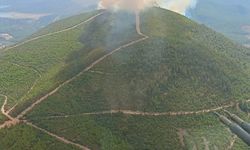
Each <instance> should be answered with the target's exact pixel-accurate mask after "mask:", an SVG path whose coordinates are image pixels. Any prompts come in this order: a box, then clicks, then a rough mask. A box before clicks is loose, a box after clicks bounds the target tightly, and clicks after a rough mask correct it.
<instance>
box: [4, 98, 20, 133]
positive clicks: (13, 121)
mask: <svg viewBox="0 0 250 150" xmlns="http://www.w3.org/2000/svg"><path fill="white" fill-rule="evenodd" d="M0 96H2V97H4V103H3V105H2V107H1V113H2V114H3V115H4V116H5V117H7V118H8V119H9V120H8V121H5V122H4V123H3V124H1V125H0V129H2V128H5V127H10V126H13V125H16V124H17V123H19V120H18V119H16V118H13V117H11V116H10V115H9V114H8V113H7V112H6V111H5V106H6V105H7V102H8V97H7V96H6V95H2V94H0Z"/></svg>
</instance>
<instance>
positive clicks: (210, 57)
mask: <svg viewBox="0 0 250 150" xmlns="http://www.w3.org/2000/svg"><path fill="white" fill-rule="evenodd" d="M96 14H98V15H96ZM91 15H96V16H95V17H94V18H93V19H91V21H89V22H86V23H83V24H81V22H79V20H78V19H74V18H70V20H71V21H70V25H69V27H65V24H67V23H69V20H65V21H61V22H59V23H56V24H54V25H51V26H50V27H49V28H47V29H44V30H43V31H41V33H50V29H51V32H52V33H53V31H52V30H54V29H56V26H61V27H62V29H63V28H64V29H66V30H65V31H63V32H59V33H56V34H52V35H48V36H43V37H42V38H38V39H35V40H31V41H30V42H27V43H24V44H23V45H20V46H17V47H14V48H13V49H10V50H9V51H7V52H3V53H2V57H1V59H2V60H3V61H5V62H12V63H18V64H21V65H22V66H25V67H27V68H33V70H37V72H38V73H39V74H40V76H39V77H38V78H37V79H33V82H34V83H35V84H33V86H32V87H33V88H31V90H26V91H27V95H25V97H24V98H22V95H21V94H20V95H17V96H16V97H14V98H13V99H14V100H13V102H12V103H9V108H10V107H11V106H14V105H15V103H16V102H18V104H17V106H16V107H14V109H13V111H12V112H11V115H12V116H18V119H20V120H23V119H24V120H25V121H24V122H26V121H28V122H32V123H33V124H34V126H33V127H36V126H37V127H38V128H37V129H39V128H42V129H44V130H46V132H45V133H47V132H51V133H53V134H56V135H58V136H61V137H64V138H65V139H68V140H70V141H72V142H74V143H78V144H80V145H84V146H87V147H88V148H90V149H182V148H186V149H191V148H193V147H196V148H197V149H204V145H203V142H204V139H205V141H209V142H210V145H209V146H211V147H217V148H219V149H220V148H224V145H226V144H227V143H229V142H230V140H231V139H230V132H228V130H226V129H225V128H223V126H222V125H220V123H219V121H217V119H216V118H215V117H214V116H213V115H211V114H210V113H208V112H212V111H215V110H220V109H222V108H229V107H232V108H234V107H233V106H235V105H236V102H238V101H240V100H243V101H245V100H247V99H249V97H250V94H249V93H250V88H249V84H250V78H249V73H250V66H249V65H250V55H249V50H248V49H245V48H243V47H241V46H239V45H236V44H234V43H233V42H231V41H230V40H228V39H226V38H225V37H224V36H222V35H220V34H218V33H216V32H214V31H212V30H210V29H208V28H206V27H205V26H202V25H198V24H196V23H194V22H192V21H190V20H188V19H187V18H185V17H182V16H180V15H177V14H175V13H173V12H169V11H166V10H163V9H159V8H151V9H148V10H145V11H143V12H141V13H140V17H138V20H137V21H138V22H137V25H140V30H141V32H142V34H141V33H140V31H139V29H138V28H137V30H136V28H135V27H136V21H135V20H136V17H135V15H134V14H133V13H127V12H101V13H100V12H94V13H91V14H85V15H83V17H84V16H85V17H86V16H88V17H90V16H91ZM79 17H80V16H78V17H77V18H79ZM88 17H86V18H88ZM73 22H75V23H73ZM79 23H80V25H79V26H77V27H75V28H72V29H70V30H67V28H70V26H72V25H73V24H75V25H77V24H79ZM64 29H63V30H64ZM55 32H57V31H55ZM38 35H39V33H38ZM34 56H35V57H34ZM14 74H16V73H15V72H14ZM27 74H29V73H27ZM23 76H25V75H23ZM25 77H27V76H25ZM3 78H4V77H3ZM24 79H25V78H24ZM25 80H27V79H25ZM0 81H1V80H0ZM27 81H29V80H27ZM18 86H23V85H22V84H18ZM8 89H9V90H13V88H11V87H10V88H8ZM13 91H14V90H13ZM1 92H2V93H3V94H6V95H7V96H9V95H10V96H11V97H12V95H11V92H9V93H10V94H9V93H7V92H6V91H3V90H2V89H1ZM34 102H36V103H34ZM31 104H33V105H31ZM9 108H7V110H8V109H9ZM230 109H231V108H230ZM26 119H27V120H26ZM24 124H25V123H24ZM27 125H29V124H27ZM18 126H20V125H18ZM12 128H17V127H15V126H14V127H12ZM3 130H7V129H3ZM44 130H43V131H44ZM208 130H210V131H209V132H208ZM218 131H219V132H218ZM3 134H7V135H8V133H2V135H3ZM0 136H1V133H0ZM201 137H202V138H201ZM12 138H14V137H12ZM217 139H223V140H217ZM59 140H60V139H59ZM2 141H5V139H3V140H2ZM0 142H1V140H0ZM239 145H241V146H243V147H244V144H242V143H240V144H239ZM6 148H8V147H6Z"/></svg>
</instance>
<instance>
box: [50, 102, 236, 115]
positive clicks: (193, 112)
mask: <svg viewBox="0 0 250 150" xmlns="http://www.w3.org/2000/svg"><path fill="white" fill-rule="evenodd" d="M233 106H235V104H228V105H224V106H220V107H217V108H211V109H204V110H199V111H179V112H142V111H132V110H108V111H100V112H90V113H81V114H76V115H65V116H50V117H46V118H68V117H75V116H88V115H106V114H118V113H120V114H124V115H132V116H185V115H199V114H205V113H211V112H215V111H218V110H222V109H225V108H229V107H233Z"/></svg>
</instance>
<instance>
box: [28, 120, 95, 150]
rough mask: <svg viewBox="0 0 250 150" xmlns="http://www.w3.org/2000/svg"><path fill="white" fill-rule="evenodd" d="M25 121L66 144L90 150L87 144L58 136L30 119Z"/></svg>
mask: <svg viewBox="0 0 250 150" xmlns="http://www.w3.org/2000/svg"><path fill="white" fill-rule="evenodd" d="M24 123H25V124H27V125H29V126H31V127H33V128H35V129H37V130H40V131H42V132H44V133H46V134H48V135H50V136H52V137H54V138H56V139H58V140H59V141H61V142H63V143H65V144H70V145H74V146H76V147H78V148H80V149H82V150H90V149H89V148H87V147H86V146H83V145H80V144H78V143H74V142H72V141H70V140H67V139H65V138H64V137H60V136H58V135H56V134H54V133H51V132H49V131H47V130H45V129H42V128H40V127H38V126H36V125H34V124H32V123H31V122H28V121H26V120H25V121H24Z"/></svg>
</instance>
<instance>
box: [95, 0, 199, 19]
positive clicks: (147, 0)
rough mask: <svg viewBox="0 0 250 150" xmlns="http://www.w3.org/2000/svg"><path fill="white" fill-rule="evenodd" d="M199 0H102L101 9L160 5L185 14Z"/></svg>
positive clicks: (139, 8) (141, 7)
mask: <svg viewBox="0 0 250 150" xmlns="http://www.w3.org/2000/svg"><path fill="white" fill-rule="evenodd" d="M196 3H197V0H100V2H99V5H98V6H99V9H115V10H117V9H127V10H142V9H144V8H147V7H152V6H159V7H161V8H165V9H168V10H171V11H174V12H177V13H179V14H182V15H185V14H186V11H187V10H188V9H189V8H194V7H195V6H196Z"/></svg>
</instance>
